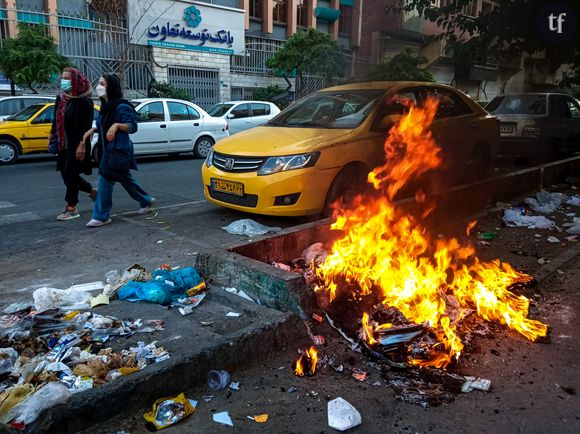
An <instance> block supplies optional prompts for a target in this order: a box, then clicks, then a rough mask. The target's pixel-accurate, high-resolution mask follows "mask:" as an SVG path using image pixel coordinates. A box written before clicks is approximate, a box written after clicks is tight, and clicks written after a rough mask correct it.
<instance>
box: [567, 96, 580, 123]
mask: <svg viewBox="0 0 580 434" xmlns="http://www.w3.org/2000/svg"><path fill="white" fill-rule="evenodd" d="M566 103H567V104H568V109H569V110H570V116H571V117H573V118H574V119H578V118H580V104H578V103H577V102H576V101H574V100H573V99H572V98H566Z"/></svg>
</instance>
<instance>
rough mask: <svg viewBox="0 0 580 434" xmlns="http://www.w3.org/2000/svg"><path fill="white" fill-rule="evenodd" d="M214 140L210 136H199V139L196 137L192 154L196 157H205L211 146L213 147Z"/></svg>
mask: <svg viewBox="0 0 580 434" xmlns="http://www.w3.org/2000/svg"><path fill="white" fill-rule="evenodd" d="M214 143H215V142H214V141H213V139H212V138H211V137H207V136H204V137H200V138H199V139H197V141H196V142H195V146H194V147H193V154H194V155H195V156H196V157H197V158H205V157H207V156H208V154H209V151H211V148H213V145H214Z"/></svg>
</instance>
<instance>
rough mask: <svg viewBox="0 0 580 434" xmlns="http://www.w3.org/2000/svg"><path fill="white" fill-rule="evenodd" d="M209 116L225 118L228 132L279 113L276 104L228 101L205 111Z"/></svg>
mask: <svg viewBox="0 0 580 434" xmlns="http://www.w3.org/2000/svg"><path fill="white" fill-rule="evenodd" d="M207 112H208V113H209V114H210V116H215V117H220V118H224V119H227V121H228V124H229V127H230V134H235V133H239V132H240V131H244V130H248V129H250V128H254V127H257V126H259V125H263V124H265V123H266V122H268V121H269V120H270V119H272V118H273V117H274V116H276V115H277V114H278V113H280V109H279V108H278V107H277V106H276V104H274V103H271V102H265V101H228V102H223V103H220V104H216V105H214V106H213V107H211V108H210V109H209V110H208V111H207Z"/></svg>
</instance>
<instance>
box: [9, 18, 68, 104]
mask: <svg viewBox="0 0 580 434" xmlns="http://www.w3.org/2000/svg"><path fill="white" fill-rule="evenodd" d="M68 65H70V61H69V60H68V59H67V58H66V57H64V56H62V55H60V54H59V53H58V51H57V49H56V45H55V43H54V38H53V37H52V36H50V34H49V31H48V27H47V26H44V25H35V26H31V25H29V24H26V23H20V24H19V26H18V36H17V37H16V38H14V39H5V40H4V41H3V45H2V47H1V48H0V70H2V73H3V75H4V76H5V77H6V78H8V79H10V80H13V81H14V82H15V83H16V84H17V85H20V86H26V87H28V88H29V89H30V90H32V91H33V92H34V93H37V92H36V89H35V88H34V83H39V84H43V83H50V82H52V80H53V77H54V75H55V74H60V72H61V71H62V69H63V68H64V67H65V66H68Z"/></svg>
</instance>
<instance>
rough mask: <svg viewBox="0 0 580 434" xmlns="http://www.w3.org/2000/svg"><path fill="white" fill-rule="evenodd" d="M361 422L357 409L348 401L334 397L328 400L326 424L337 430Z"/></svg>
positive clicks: (342, 429)
mask: <svg viewBox="0 0 580 434" xmlns="http://www.w3.org/2000/svg"><path fill="white" fill-rule="evenodd" d="M361 423H362V416H361V415H360V413H359V411H358V410H357V409H356V408H354V407H353V406H352V404H350V403H349V402H348V401H346V400H345V399H342V398H336V399H333V400H332V401H328V426H329V427H331V428H334V429H335V430H337V431H346V430H349V429H351V428H354V427H355V426H358V425H360V424H361Z"/></svg>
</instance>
